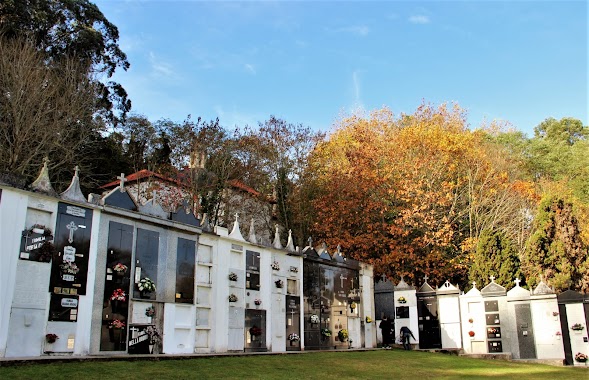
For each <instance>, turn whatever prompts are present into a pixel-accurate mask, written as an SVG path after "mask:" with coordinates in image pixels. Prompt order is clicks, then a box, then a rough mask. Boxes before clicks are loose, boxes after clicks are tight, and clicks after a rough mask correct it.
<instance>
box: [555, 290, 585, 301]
mask: <svg viewBox="0 0 589 380" xmlns="http://www.w3.org/2000/svg"><path fill="white" fill-rule="evenodd" d="M584 298H585V297H584V296H583V295H582V294H581V293H579V292H575V291H574V290H570V289H569V290H566V291H564V292H562V293H560V294H559V295H558V296H557V297H556V299H557V300H558V303H577V302H583V300H584Z"/></svg>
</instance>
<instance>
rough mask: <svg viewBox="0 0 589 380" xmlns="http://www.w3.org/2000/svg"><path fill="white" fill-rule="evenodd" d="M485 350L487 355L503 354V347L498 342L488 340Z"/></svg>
mask: <svg viewBox="0 0 589 380" xmlns="http://www.w3.org/2000/svg"><path fill="white" fill-rule="evenodd" d="M487 349H488V351H489V353H493V352H503V345H502V344H501V341H500V340H490V341H488V342H487Z"/></svg>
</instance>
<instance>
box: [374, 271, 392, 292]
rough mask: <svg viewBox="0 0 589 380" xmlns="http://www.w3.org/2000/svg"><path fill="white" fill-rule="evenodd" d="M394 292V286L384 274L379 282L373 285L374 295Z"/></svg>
mask: <svg viewBox="0 0 589 380" xmlns="http://www.w3.org/2000/svg"><path fill="white" fill-rule="evenodd" d="M394 290H395V284H393V283H392V282H391V281H389V279H388V277H387V276H385V275H384V274H383V275H382V276H381V277H380V279H379V281H376V282H375V283H374V293H392V292H393V291H394Z"/></svg>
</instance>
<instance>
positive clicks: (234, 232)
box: [229, 213, 245, 241]
mask: <svg viewBox="0 0 589 380" xmlns="http://www.w3.org/2000/svg"><path fill="white" fill-rule="evenodd" d="M229 237H230V238H233V239H237V240H243V241H245V239H244V238H243V236H241V231H240V230H239V214H237V213H235V222H234V223H233V229H232V230H231V233H230V234H229Z"/></svg>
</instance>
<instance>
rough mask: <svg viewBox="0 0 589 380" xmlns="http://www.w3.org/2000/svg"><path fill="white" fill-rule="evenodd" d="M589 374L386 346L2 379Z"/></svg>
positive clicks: (62, 370)
mask: <svg viewBox="0 0 589 380" xmlns="http://www.w3.org/2000/svg"><path fill="white" fill-rule="evenodd" d="M191 378H192V379H221V378H223V379H289V378H291V379H318V380H325V379H417V380H421V379H488V378H495V379H518V380H525V379H533V380H540V379H566V380H573V379H583V380H588V379H589V369H585V368H572V367H553V366H548V365H542V364H527V363H516V362H507V361H499V360H497V361H495V360H484V359H471V358H465V357H458V356H453V355H448V354H440V353H429V352H416V351H403V350H390V351H389V350H381V351H344V352H306V353H304V354H298V355H296V354H295V355H250V356H237V357H202V358H194V359H183V360H160V361H157V360H156V361H154V360H150V361H145V360H137V361H101V362H90V361H88V362H83V361H81V362H77V361H76V362H71V363H48V364H27V365H19V366H2V367H0V379H47V380H49V379H76V380H77V379H83V380H89V379H138V380H139V379H141V380H158V379H191Z"/></svg>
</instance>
